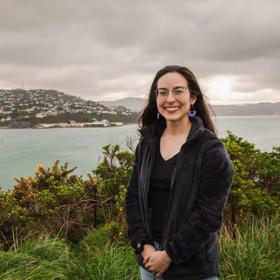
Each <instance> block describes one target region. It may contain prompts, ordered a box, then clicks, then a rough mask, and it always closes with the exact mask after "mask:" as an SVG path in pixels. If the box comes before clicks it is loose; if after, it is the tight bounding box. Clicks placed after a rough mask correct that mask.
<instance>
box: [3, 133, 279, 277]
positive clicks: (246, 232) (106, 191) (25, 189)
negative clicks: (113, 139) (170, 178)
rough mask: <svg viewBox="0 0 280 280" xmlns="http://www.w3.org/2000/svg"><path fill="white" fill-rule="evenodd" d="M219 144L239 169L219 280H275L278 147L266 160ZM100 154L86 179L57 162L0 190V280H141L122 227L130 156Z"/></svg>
mask: <svg viewBox="0 0 280 280" xmlns="http://www.w3.org/2000/svg"><path fill="white" fill-rule="evenodd" d="M222 140H223V142H224V144H225V146H226V148H227V150H228V152H229V154H230V156H231V159H232V161H233V165H234V169H235V178H234V182H233V186H232V189H231V193H230V196H229V199H228V203H227V205H226V208H225V211H224V224H223V227H222V230H221V231H220V245H221V248H220V249H221V272H222V279H242V280H243V279H244V280H246V279H273V280H274V279H275V280H276V279H277V277H278V276H279V275H280V268H279V265H280V261H279V260H280V258H279V252H280V246H279V243H280V237H279V235H280V234H279V224H280V223H279V221H280V219H279V216H280V210H279V209H280V207H279V206H280V205H279V204H280V203H279V201H280V147H278V148H274V149H273V151H272V152H270V153H267V152H261V151H259V150H257V149H255V147H254V145H253V144H251V143H249V142H247V141H245V140H243V139H242V138H238V137H236V136H235V135H233V134H232V133H229V134H228V137H227V138H225V139H222ZM130 147H131V146H130ZM103 151H104V160H103V161H102V162H101V163H100V165H99V166H98V167H97V168H96V170H94V171H92V174H89V175H88V178H87V179H84V178H82V176H77V175H73V174H72V172H73V171H74V170H75V168H69V167H68V164H67V163H65V164H64V165H59V161H56V162H55V163H54V165H53V166H52V167H51V168H47V169H45V168H43V167H42V166H38V167H37V169H36V171H35V175H34V176H33V177H31V176H30V177H28V178H19V179H17V184H16V185H15V186H14V187H13V188H12V189H11V190H10V191H8V192H4V191H1V190H0V249H1V251H0V280H1V279H9V280H11V279H13V280H14V279H77V280H78V279H138V278H139V273H138V267H137V265H136V263H135V261H134V256H133V251H132V249H131V248H130V246H129V244H128V241H127V240H126V238H125V230H126V224H125V219H124V199H125V192H126V186H127V183H128V179H129V176H130V173H131V167H132V163H133V153H132V152H129V151H120V148H119V146H118V145H115V146H113V145H107V146H105V147H103Z"/></svg>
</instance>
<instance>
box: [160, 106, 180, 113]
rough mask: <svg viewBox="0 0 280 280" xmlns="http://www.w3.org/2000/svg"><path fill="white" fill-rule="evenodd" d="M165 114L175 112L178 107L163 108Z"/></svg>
mask: <svg viewBox="0 0 280 280" xmlns="http://www.w3.org/2000/svg"><path fill="white" fill-rule="evenodd" d="M163 108H164V109H165V110H166V111H167V112H175V111H177V110H178V109H179V106H168V107H163Z"/></svg>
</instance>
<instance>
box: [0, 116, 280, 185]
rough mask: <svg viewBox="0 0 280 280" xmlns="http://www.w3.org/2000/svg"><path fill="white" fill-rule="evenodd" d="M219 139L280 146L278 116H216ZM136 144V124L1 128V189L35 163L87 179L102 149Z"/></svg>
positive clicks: (261, 146) (267, 148)
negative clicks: (229, 137) (61, 167)
mask: <svg viewBox="0 0 280 280" xmlns="http://www.w3.org/2000/svg"><path fill="white" fill-rule="evenodd" d="M215 124H216V127H217V133H218V136H219V137H224V136H226V135H227V132H226V131H227V130H230V131H232V132H233V133H235V134H236V135H237V136H240V137H243V138H244V139H246V140H248V141H250V142H253V143H254V144H255V145H256V147H257V148H259V149H261V150H263V151H271V150H272V147H273V146H280V117H279V116H250V117H248V116H246V117H245V116H244V117H243V116H240V117H217V118H216V120H215ZM128 139H131V140H132V141H133V142H134V145H136V143H137V140H138V135H137V125H136V124H131V125H124V126H121V127H107V128H53V129H0V186H2V188H3V189H4V190H7V189H9V188H11V187H12V186H13V185H15V184H16V181H15V180H14V178H15V177H16V178H19V177H20V176H23V177H28V176H33V175H34V171H35V168H36V166H37V165H38V164H40V165H43V166H44V167H50V166H52V164H53V163H54V161H55V160H57V159H58V160H60V163H61V164H63V163H65V162H68V163H69V166H70V167H74V166H76V167H77V169H76V170H75V172H74V173H75V174H79V175H83V176H86V174H88V173H91V171H92V170H94V169H95V168H96V166H97V165H98V163H100V162H101V161H102V146H104V145H107V144H119V145H120V146H121V148H122V149H127V145H126V142H127V141H128Z"/></svg>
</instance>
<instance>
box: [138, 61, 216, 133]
mask: <svg viewBox="0 0 280 280" xmlns="http://www.w3.org/2000/svg"><path fill="white" fill-rule="evenodd" d="M170 72H177V73H180V74H181V75H183V77H185V79H186V80H187V82H188V87H189V91H190V94H191V96H196V102H195V104H194V107H195V110H196V112H197V113H196V114H197V116H199V117H200V118H201V119H202V122H203V125H204V126H205V127H206V128H207V129H209V130H210V131H212V132H214V133H215V127H214V124H213V122H212V120H211V117H210V110H211V111H212V112H213V113H214V111H213V109H212V108H211V107H210V105H209V104H208V103H206V102H205V96H204V95H203V94H202V91H201V89H200V87H199V84H198V82H197V79H196V77H195V75H194V74H193V72H192V71H191V70H189V69H188V68H187V67H184V66H178V65H169V66H166V67H164V68H162V69H161V70H159V71H158V72H157V74H156V76H155V78H154V80H153V83H152V85H151V89H150V93H149V96H148V104H147V105H146V107H145V108H144V110H143V112H142V113H141V114H140V116H139V119H138V125H139V128H140V129H141V128H142V127H143V126H145V125H149V124H151V123H153V122H154V121H157V112H158V110H157V103H156V94H155V91H156V89H157V82H158V80H159V78H160V77H162V76H163V75H165V74H167V73H170ZM160 118H163V117H162V116H160Z"/></svg>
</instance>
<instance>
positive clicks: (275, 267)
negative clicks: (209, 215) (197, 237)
mask: <svg viewBox="0 0 280 280" xmlns="http://www.w3.org/2000/svg"><path fill="white" fill-rule="evenodd" d="M279 225H280V215H276V216H274V217H273V219H272V220H271V219H269V218H267V217H265V216H263V217H260V218H257V219H255V218H254V219H253V220H252V221H250V223H249V225H248V224H247V225H242V226H240V228H239V230H238V231H237V238H236V239H232V238H231V236H230V233H229V232H228V230H227V228H226V227H225V226H223V227H222V229H221V232H220V238H219V243H220V258H221V273H222V276H223V277H222V279H234V280H235V279H236V280H239V279H260V280H261V279H265V280H266V279H271V280H275V279H278V278H277V277H279V275H280V263H279V259H280V235H279V230H280V226H279Z"/></svg>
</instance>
